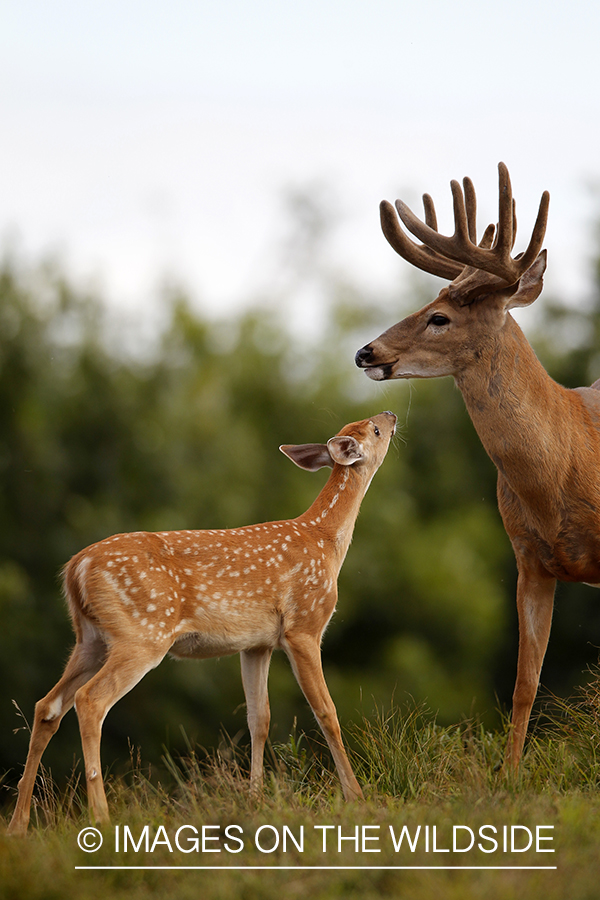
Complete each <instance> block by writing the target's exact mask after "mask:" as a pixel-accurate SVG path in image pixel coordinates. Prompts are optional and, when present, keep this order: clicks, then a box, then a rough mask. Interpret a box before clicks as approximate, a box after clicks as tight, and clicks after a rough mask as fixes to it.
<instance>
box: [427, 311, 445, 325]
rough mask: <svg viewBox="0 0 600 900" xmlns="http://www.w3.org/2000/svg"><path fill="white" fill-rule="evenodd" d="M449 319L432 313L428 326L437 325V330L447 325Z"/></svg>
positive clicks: (440, 314)
mask: <svg viewBox="0 0 600 900" xmlns="http://www.w3.org/2000/svg"><path fill="white" fill-rule="evenodd" d="M449 321H450V319H449V318H448V316H444V315H442V313H434V314H433V315H432V317H431V318H430V320H429V324H430V325H437V326H438V328H439V327H441V326H442V325H447V324H448V322H449Z"/></svg>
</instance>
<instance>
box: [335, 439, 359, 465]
mask: <svg viewBox="0 0 600 900" xmlns="http://www.w3.org/2000/svg"><path fill="white" fill-rule="evenodd" d="M327 447H328V449H329V453H330V454H331V457H332V459H333V460H335V462H336V463H339V464H340V465H341V466H352V465H354V463H355V462H358V461H359V459H363V458H364V453H363V449H362V447H361V445H360V444H359V443H358V441H357V440H356V438H353V437H351V436H350V435H349V434H338V435H336V436H335V437H332V438H330V439H329V440H328V441H327Z"/></svg>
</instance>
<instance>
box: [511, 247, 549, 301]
mask: <svg viewBox="0 0 600 900" xmlns="http://www.w3.org/2000/svg"><path fill="white" fill-rule="evenodd" d="M545 271H546V251H545V250H542V252H541V253H540V255H539V256H538V258H537V259H536V261H535V262H534V264H533V265H532V266H529V268H528V269H527V271H526V272H525V273H524V274H523V275H521V280H520V281H519V287H518V288H517V290H516V291H515V293H514V294H513V295H512V297H509V299H508V303H507V304H506V309H515V307H520V306H529V305H530V304H531V303H533V301H534V300H537V298H538V297H539V296H540V294H541V292H542V288H543V287H544V272H545Z"/></svg>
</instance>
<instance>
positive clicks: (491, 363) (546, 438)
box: [456, 315, 572, 496]
mask: <svg viewBox="0 0 600 900" xmlns="http://www.w3.org/2000/svg"><path fill="white" fill-rule="evenodd" d="M456 383H457V386H458V387H459V389H460V391H461V393H462V395H463V397H464V400H465V403H466V406H467V410H468V411H469V414H470V416H471V419H472V420H473V424H474V426H475V428H476V430H477V433H478V435H479V437H480V438H481V442H482V443H483V445H484V447H485V449H486V450H487V452H488V454H489V456H490V457H491V459H492V460H493V462H494V463H495V464H496V466H497V467H498V469H499V471H500V472H501V473H502V474H503V475H504V476H505V478H506V479H507V480H508V482H509V484H510V485H511V487H512V488H513V490H515V491H516V493H518V494H519V495H520V496H524V494H527V493H531V492H532V491H533V492H535V491H537V490H540V489H543V490H545V491H546V492H547V490H548V485H549V483H552V480H553V479H554V483H555V485H556V487H557V488H558V487H559V484H560V482H561V481H562V472H560V471H559V469H562V468H563V461H564V459H565V457H567V458H568V456H569V449H570V441H571V433H570V420H571V417H572V408H571V406H570V404H569V398H568V396H567V395H568V394H569V393H570V392H569V391H568V390H567V389H566V388H563V387H561V385H559V384H557V383H556V382H555V381H554V380H553V379H552V378H551V377H550V376H549V375H548V373H547V372H546V370H545V369H544V367H543V366H542V364H541V363H540V361H539V360H538V358H537V357H536V355H535V353H534V352H533V349H532V348H531V346H530V344H529V343H528V341H527V339H526V338H525V336H524V334H523V332H522V331H521V329H520V328H519V326H518V325H517V323H516V322H515V321H514V319H513V318H512V316H510V315H507V319H506V324H505V327H504V328H503V329H502V331H501V332H499V333H498V334H497V336H496V337H495V339H493V340H492V341H491V342H490V345H489V346H488V347H487V348H486V349H485V351H484V352H483V353H482V356H481V358H480V359H479V361H478V362H477V363H476V364H474V365H472V366H470V367H469V368H468V369H467V370H465V371H464V372H463V373H461V375H459V376H457V377H456Z"/></svg>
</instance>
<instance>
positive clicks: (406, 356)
mask: <svg viewBox="0 0 600 900" xmlns="http://www.w3.org/2000/svg"><path fill="white" fill-rule="evenodd" d="M463 185H464V194H463V191H462V190H461V187H460V185H459V184H458V183H457V182H455V181H453V182H452V194H453V197H454V218H455V232H454V234H453V235H451V236H448V237H446V236H444V235H440V234H439V233H438V231H437V222H436V215H435V209H434V206H433V201H432V200H431V198H430V197H429V196H428V195H425V196H424V198H423V200H424V206H425V222H421V221H420V220H419V219H418V218H417V217H416V216H415V215H414V213H412V212H411V211H410V210H409V209H408V207H406V205H405V204H403V203H402V201H397V203H396V207H397V210H398V215H399V216H400V218H401V220H402V221H403V223H404V224H405V226H406V227H407V228H408V229H409V231H411V233H412V234H414V235H415V236H417V237H418V238H420V239H421V240H422V241H423V244H422V245H418V244H415V243H414V242H413V241H412V240H411V239H410V238H408V236H407V235H406V234H405V233H404V231H403V230H402V228H401V227H400V225H399V222H398V219H397V217H396V214H395V212H394V209H393V207H392V206H391V205H390V204H389V203H386V202H384V203H382V206H381V214H382V226H383V230H384V233H385V235H386V237H387V239H388V240H389V242H390V244H391V245H392V246H393V247H394V249H395V250H396V251H397V252H398V253H399V254H400V255H401V256H403V257H404V258H405V259H408V260H409V262H412V263H413V264H414V265H416V266H418V267H419V268H421V269H424V270H425V271H428V272H431V273H432V274H435V275H440V276H441V277H443V278H448V279H450V284H449V285H448V287H445V288H443V289H442V291H441V292H440V294H439V296H438V297H437V298H436V299H435V300H434V301H433V302H432V303H429V304H427V306H425V307H423V309H421V310H419V311H418V312H416V313H413V315H411V316H408V317H407V318H405V319H403V320H402V321H401V322H399V323H398V324H397V325H394V326H392V328H389V329H388V330H387V331H385V332H384V333H383V334H382V335H380V336H379V337H378V338H376V339H375V340H374V341H372V342H371V343H370V344H367V345H366V346H364V347H362V348H361V349H360V350H359V351H358V353H357V354H356V363H357V365H359V366H361V367H362V368H364V369H366V373H367V375H368V376H369V377H370V378H373V379H374V380H376V381H383V380H386V379H388V378H412V377H417V378H433V377H437V376H440V375H451V376H452V377H453V378H454V379H455V382H456V384H457V386H458V387H459V389H460V391H461V392H462V395H463V397H464V400H465V404H466V406H467V410H468V412H469V415H470V416H471V419H472V421H473V424H474V426H475V428H476V430H477V433H478V434H479V437H480V438H481V441H482V443H483V446H484V447H485V449H486V450H487V452H488V454H489V456H490V458H491V459H492V460H493V462H494V463H495V465H496V466H497V468H498V506H499V509H500V513H501V515H502V519H503V522H504V525H505V528H506V532H507V534H508V536H509V538H510V540H511V542H512V546H513V549H514V552H515V557H516V561H517V568H518V572H519V577H518V581H517V610H518V614H519V658H518V664H517V678H516V682H515V690H514V694H513V715H512V729H511V734H510V739H509V743H508V748H507V763H508V765H509V766H510V767H511V768H513V769H515V768H516V767H517V765H518V763H519V759H520V757H521V753H522V749H523V743H524V740H525V734H526V731H527V725H528V721H529V716H530V713H531V708H532V705H533V702H534V699H535V695H536V692H537V688H538V684H539V678H540V672H541V667H542V662H543V659H544V654H545V652H546V647H547V644H548V638H549V634H550V623H551V620H552V608H553V601H554V591H555V587H556V581H557V580H561V581H583V582H587V583H588V584H593V585H596V586H597V585H598V584H599V583H600V392H599V391H598V390H597V387H598V383H596V384H595V385H594V386H592V387H589V388H577V389H576V390H568V389H567V388H564V387H562V386H561V385H559V384H557V383H556V382H555V381H554V380H553V379H552V378H550V376H549V375H548V373H547V372H546V371H545V369H544V368H543V367H542V365H541V364H540V362H539V361H538V359H537V357H536V356H535V354H534V352H533V350H532V349H531V347H530V345H529V343H528V342H527V340H526V338H525V336H524V335H523V332H522V331H521V329H520V328H519V326H518V325H517V324H516V322H515V321H514V319H513V318H512V316H511V315H510V312H509V311H510V310H511V309H513V308H516V307H520V306H528V305H529V304H530V303H533V302H534V300H535V299H536V298H537V297H538V296H539V294H540V292H541V290H542V286H543V274H544V271H545V268H546V252H545V250H542V249H541V247H542V243H543V239H544V233H545V228H546V218H547V212H548V203H549V195H548V194H547V192H545V193H544V194H543V195H542V200H541V203H540V208H539V212H538V216H537V219H536V222H535V225H534V228H533V234H532V238H531V240H530V242H529V246H528V248H527V250H526V251H525V252H524V253H522V254H518V255H517V256H515V257H512V256H511V253H512V249H513V245H514V242H515V237H516V216H515V206H514V203H513V199H512V189H511V184H510V178H509V176H508V170H507V169H506V166H504V164H503V163H500V165H499V211H498V226H497V229H496V228H495V227H494V226H493V225H492V226H488V228H487V229H486V231H485V233H484V235H483V238H482V239H481V241H480V243H479V244H477V243H476V241H477V237H476V231H477V229H476V221H475V220H476V199H475V191H474V188H473V185H472V183H471V182H470V180H469V179H465V180H464V182H463Z"/></svg>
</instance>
